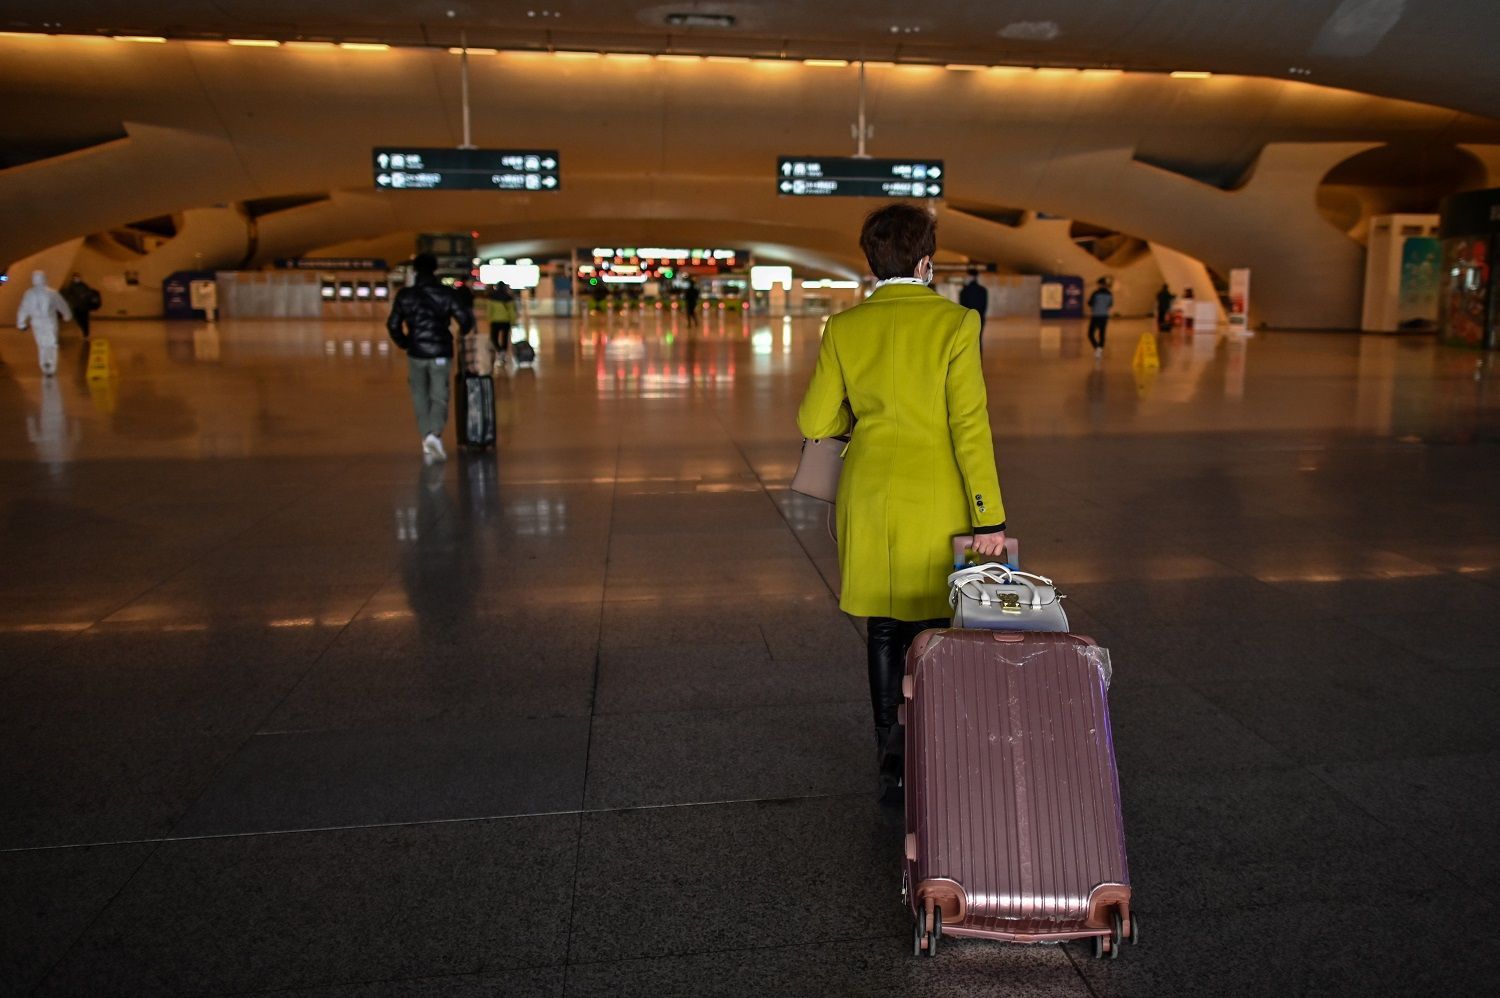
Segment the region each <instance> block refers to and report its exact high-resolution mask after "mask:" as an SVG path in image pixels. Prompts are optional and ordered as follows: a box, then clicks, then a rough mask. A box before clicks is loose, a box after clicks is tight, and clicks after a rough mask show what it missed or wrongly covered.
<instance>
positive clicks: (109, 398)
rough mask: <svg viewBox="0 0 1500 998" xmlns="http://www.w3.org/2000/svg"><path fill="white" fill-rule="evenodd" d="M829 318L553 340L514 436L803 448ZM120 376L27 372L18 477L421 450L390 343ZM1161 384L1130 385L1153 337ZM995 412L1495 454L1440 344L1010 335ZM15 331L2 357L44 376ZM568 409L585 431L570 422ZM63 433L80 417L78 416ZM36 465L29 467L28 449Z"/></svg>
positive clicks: (1476, 357)
mask: <svg viewBox="0 0 1500 998" xmlns="http://www.w3.org/2000/svg"><path fill="white" fill-rule="evenodd" d="M824 321H825V320H824V319H823V318H821V317H783V316H752V315H748V314H745V313H733V314H730V313H727V312H726V313H711V314H710V315H709V316H708V317H707V318H706V319H705V320H704V321H703V322H702V323H701V324H699V325H693V326H689V325H688V324H687V323H686V320H685V319H684V318H683V316H682V315H681V314H680V313H676V312H667V311H657V310H647V311H645V312H640V313H636V312H632V313H623V314H621V313H604V314H595V315H585V316H580V317H575V318H551V317H542V318H536V319H533V320H531V321H530V322H528V323H527V324H526V325H525V326H524V327H523V329H522V333H523V334H524V335H525V336H526V337H527V339H528V340H530V341H532V342H533V343H534V344H535V345H536V347H537V349H538V360H537V363H536V364H535V365H534V366H528V367H521V368H517V367H515V366H514V365H512V366H510V367H509V368H507V370H506V371H505V372H504V373H503V374H502V375H500V376H499V383H498V386H497V395H498V398H499V403H498V404H499V410H500V411H499V416H500V424H501V429H502V435H503V434H504V433H506V432H512V433H515V432H520V428H521V427H523V426H524V427H528V429H527V430H526V431H525V432H527V433H531V434H535V433H537V432H539V428H538V426H537V424H536V423H535V422H534V420H535V419H536V418H537V417H539V416H541V414H542V413H544V412H545V413H546V414H547V415H546V416H545V417H543V418H545V419H548V420H553V419H557V418H564V419H565V420H572V419H576V418H581V417H585V416H589V415H593V416H597V417H598V418H601V419H605V420H610V419H614V418H617V416H618V414H617V413H612V412H611V411H610V407H612V406H614V405H617V404H621V403H625V402H629V401H637V402H658V403H661V402H668V401H670V400H675V399H697V398H702V399H703V400H704V401H711V400H715V399H717V400H721V401H722V402H725V403H728V402H730V401H731V400H734V399H736V398H741V399H742V401H743V403H744V404H736V405H734V406H733V407H732V408H730V409H725V410H721V412H722V413H723V414H725V415H726V417H727V418H730V419H732V420H733V421H734V424H735V425H736V426H737V427H740V428H742V429H744V430H747V431H751V432H755V433H759V432H760V431H761V430H762V428H764V429H765V430H766V431H767V432H769V431H770V430H771V429H772V428H773V427H774V428H775V429H776V430H777V431H778V432H782V433H783V434H784V435H786V436H788V437H789V436H791V434H792V430H791V418H792V413H793V411H794V410H795V406H796V400H797V397H798V396H799V395H800V393H801V390H802V388H803V386H804V385H805V383H806V380H807V377H808V374H809V373H810V370H811V367H812V364H813V362H814V360H815V359H816V355H817V348H818V341H819V338H820V335H821V330H822V325H823V322H824ZM100 334H101V335H104V336H107V337H109V338H110V341H111V343H112V344H113V345H114V352H115V355H116V358H117V361H118V364H117V366H118V374H117V376H116V377H115V378H112V379H110V380H107V381H98V382H92V381H89V380H88V379H87V378H86V377H85V376H84V362H85V354H84V351H83V345H82V344H81V343H80V342H79V341H78V340H77V339H76V338H74V339H72V340H67V339H65V340H64V343H63V347H62V350H63V355H64V356H63V361H64V364H65V365H66V364H67V363H69V362H71V363H72V364H73V367H72V368H68V367H66V366H65V367H64V368H63V369H64V370H69V371H71V372H73V375H72V376H70V377H68V378H67V379H66V380H64V379H58V380H57V381H56V382H55V383H54V384H52V385H50V386H48V387H46V388H45V390H44V388H43V386H42V383H41V378H40V375H39V374H36V373H35V372H32V371H31V370H30V368H29V367H27V366H26V365H21V364H17V365H12V366H10V367H9V368H8V373H9V375H10V377H12V378H13V379H15V381H14V383H15V385H16V386H17V388H18V390H19V392H20V394H22V395H24V396H26V397H27V398H28V399H29V401H28V402H27V403H26V405H25V408H24V410H23V411H22V412H21V413H18V414H17V415H18V416H19V418H20V420H21V424H22V425H23V426H25V428H26V434H25V435H24V436H23V437H20V438H16V437H8V436H6V437H0V457H10V458H12V459H14V458H33V459H41V460H45V461H48V462H59V461H64V462H65V461H73V460H83V459H91V458H99V457H106V456H110V457H119V456H178V457H199V456H205V455H208V456H227V455H235V454H238V455H257V454H260V455H276V454H284V455H293V454H307V455H312V454H319V453H342V452H348V451H360V452H368V451H371V450H372V449H373V450H375V451H380V452H393V451H398V450H405V449H408V448H409V444H410V441H409V439H408V438H409V435H410V433H409V430H410V428H409V426H407V425H406V424H407V422H408V421H409V419H408V415H407V404H406V395H405V391H406V390H405V383H404V382H405V368H404V365H403V363H402V358H401V357H400V356H399V351H395V350H394V348H393V347H392V346H391V344H390V341H389V339H388V338H387V337H386V335H385V331H384V328H383V326H382V324H381V323H379V322H377V321H368V320H361V321H343V322H315V321H301V320H286V321H280V322H277V321H270V320H264V321H239V322H236V321H225V322H222V323H220V324H219V325H218V326H216V327H208V326H205V325H203V324H193V323H153V322H141V323H128V324H127V323H111V322H107V321H106V322H101V324H100ZM1143 336H1144V337H1146V338H1148V339H1150V340H1151V342H1152V343H1154V344H1155V346H1156V350H1157V354H1158V356H1159V360H1160V366H1159V369H1153V368H1151V367H1148V366H1142V365H1139V364H1133V363H1132V361H1133V359H1134V357H1135V354H1136V352H1137V350H1138V349H1139V347H1140V340H1141V337H1143ZM985 340H986V354H985V370H986V376H987V378H988V380H989V385H990V394H991V403H992V404H991V411H992V416H993V417H994V419H995V426H996V431H997V433H998V434H999V435H1001V436H1016V435H1019V436H1031V435H1036V434H1042V435H1056V434H1062V435H1077V434H1099V433H1106V434H1109V433H1131V434H1138V433H1147V434H1153V433H1176V432H1184V431H1187V432H1244V431H1263V432H1284V431H1291V430H1312V431H1317V432H1353V433H1363V434H1373V435H1379V436H1388V437H1396V438H1409V439H1413V440H1449V441H1471V440H1479V439H1488V438H1492V437H1493V436H1494V434H1495V426H1496V411H1497V402H1496V398H1495V390H1494V387H1493V385H1494V380H1495V374H1494V361H1493V358H1491V357H1489V356H1485V355H1481V354H1475V353H1471V352H1468V351H1462V350H1455V349H1451V348H1445V347H1440V346H1438V345H1437V344H1436V343H1435V342H1434V341H1433V340H1432V339H1431V338H1430V337H1411V338H1403V337H1394V336H1355V335H1341V334H1288V333H1261V334H1258V335H1255V336H1251V337H1244V336H1234V335H1213V334H1198V335H1193V334H1191V333H1186V332H1183V331H1176V332H1172V333H1166V334H1157V333H1155V332H1154V331H1153V329H1152V327H1151V325H1150V324H1149V323H1148V322H1145V321H1142V320H1117V321H1116V322H1115V323H1114V324H1112V328H1111V330H1110V345H1109V348H1108V351H1107V353H1106V355H1105V356H1104V358H1103V359H1102V360H1097V361H1096V359H1095V358H1094V357H1093V355H1092V350H1089V349H1087V344H1086V343H1085V341H1084V335H1083V328H1082V325H1081V324H1079V323H1067V322H1047V323H1041V322H1034V321H1023V320H995V321H991V322H990V323H989V324H988V325H987V327H986V330H985ZM28 346H29V344H27V343H25V342H23V334H19V333H17V332H15V331H14V330H6V331H0V354H3V355H5V356H11V357H17V356H26V355H27V354H26V350H27V348H28ZM562 408H568V409H571V410H572V413H571V414H570V415H568V416H566V417H559V416H558V413H559V411H560V410H561V409H562ZM59 413H66V415H65V416H60V415H59ZM17 444H20V445H21V448H22V449H17V446H16V445H17Z"/></svg>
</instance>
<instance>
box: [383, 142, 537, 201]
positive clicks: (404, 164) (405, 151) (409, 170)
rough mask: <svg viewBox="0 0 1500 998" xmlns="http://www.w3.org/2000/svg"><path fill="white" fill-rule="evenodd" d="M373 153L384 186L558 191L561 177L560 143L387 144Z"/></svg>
mask: <svg viewBox="0 0 1500 998" xmlns="http://www.w3.org/2000/svg"><path fill="white" fill-rule="evenodd" d="M372 156H373V166H374V168H375V186H376V187H380V188H384V189H386V190H404V191H555V190H557V188H558V186H559V185H560V184H561V183H562V178H561V176H560V170H561V166H560V165H559V163H558V155H557V150H556V149H413V148H411V147H409V146H407V147H393V146H388V147H384V148H380V149H376V150H375V151H374V153H373V154H372Z"/></svg>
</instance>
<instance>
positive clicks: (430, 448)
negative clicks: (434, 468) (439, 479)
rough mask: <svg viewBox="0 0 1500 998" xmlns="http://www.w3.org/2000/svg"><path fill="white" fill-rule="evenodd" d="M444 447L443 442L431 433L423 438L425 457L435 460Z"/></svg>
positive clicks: (423, 453)
mask: <svg viewBox="0 0 1500 998" xmlns="http://www.w3.org/2000/svg"><path fill="white" fill-rule="evenodd" d="M442 447H443V444H442V441H440V440H438V438H437V437H435V436H433V435H432V434H431V433H429V434H427V436H425V437H423V438H422V456H423V457H429V458H433V459H434V460H435V459H436V458H437V456H438V454H439V453H440V452H441V450H442Z"/></svg>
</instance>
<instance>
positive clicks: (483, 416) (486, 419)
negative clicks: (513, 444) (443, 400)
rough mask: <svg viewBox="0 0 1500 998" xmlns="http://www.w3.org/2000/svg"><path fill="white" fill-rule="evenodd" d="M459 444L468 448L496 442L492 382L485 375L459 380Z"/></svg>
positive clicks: (493, 385) (493, 387) (461, 377)
mask: <svg viewBox="0 0 1500 998" xmlns="http://www.w3.org/2000/svg"><path fill="white" fill-rule="evenodd" d="M458 442H459V443H461V444H464V445H465V446H468V447H489V446H490V445H492V444H493V443H494V442H495V381H494V379H493V378H491V377H490V376H489V375H488V374H461V375H459V377H458Z"/></svg>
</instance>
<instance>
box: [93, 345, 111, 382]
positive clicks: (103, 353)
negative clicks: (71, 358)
mask: <svg viewBox="0 0 1500 998" xmlns="http://www.w3.org/2000/svg"><path fill="white" fill-rule="evenodd" d="M114 373H115V355H114V354H113V353H112V352H111V351H110V349H109V340H102V339H96V340H90V341H89V366H88V374H87V377H88V380H90V381H104V380H107V379H108V378H109V377H110V376H111V375H113V374H114Z"/></svg>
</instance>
